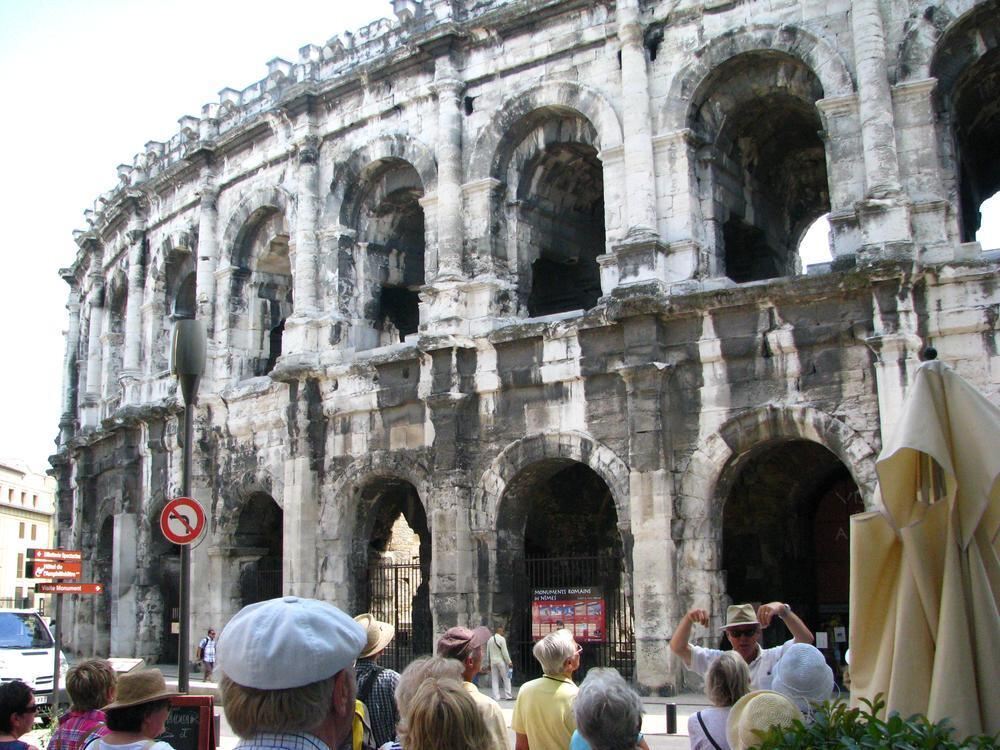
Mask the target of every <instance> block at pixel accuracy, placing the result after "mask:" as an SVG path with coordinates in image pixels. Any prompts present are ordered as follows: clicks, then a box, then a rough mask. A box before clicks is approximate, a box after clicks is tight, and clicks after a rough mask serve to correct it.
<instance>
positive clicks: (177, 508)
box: [160, 497, 205, 544]
mask: <svg viewBox="0 0 1000 750" xmlns="http://www.w3.org/2000/svg"><path fill="white" fill-rule="evenodd" d="M204 530H205V509H204V508H202V507H201V503H199V502H198V501H197V500H194V499H192V498H190V497H175V498H174V499H173V500H171V501H169V502H168V503H167V504H166V505H164V506H163V512H162V513H161V514H160V531H162V532H163V536H165V537H166V538H167V541H170V542H173V543H174V544H191V542H193V541H194V540H195V539H197V538H198V537H200V536H201V532H203V531H204Z"/></svg>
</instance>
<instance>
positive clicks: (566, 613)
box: [531, 586, 607, 643]
mask: <svg viewBox="0 0 1000 750" xmlns="http://www.w3.org/2000/svg"><path fill="white" fill-rule="evenodd" d="M563 627H564V628H568V629H569V631H570V632H571V633H573V637H574V638H575V639H576V642H577V643H602V642H603V641H605V640H606V639H607V630H606V629H605V624H604V593H603V592H602V591H601V589H600V587H598V586H566V587H562V588H551V589H534V590H533V591H532V592H531V637H532V639H533V640H536V641H537V640H539V639H540V638H543V637H545V636H546V635H547V634H548V633H550V632H551V631H553V630H556V629H558V628H563Z"/></svg>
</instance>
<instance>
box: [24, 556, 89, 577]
mask: <svg viewBox="0 0 1000 750" xmlns="http://www.w3.org/2000/svg"><path fill="white" fill-rule="evenodd" d="M82 574H83V563H80V562H74V561H69V560H67V561H63V560H28V562H27V563H25V565H24V577H25V578H79V577H80V576H81V575H82Z"/></svg>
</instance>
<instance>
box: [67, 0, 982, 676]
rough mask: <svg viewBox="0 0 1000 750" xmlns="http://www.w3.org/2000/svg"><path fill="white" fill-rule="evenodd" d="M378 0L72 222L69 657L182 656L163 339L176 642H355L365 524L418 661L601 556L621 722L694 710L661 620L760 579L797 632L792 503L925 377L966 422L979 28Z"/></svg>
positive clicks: (733, 11)
mask: <svg viewBox="0 0 1000 750" xmlns="http://www.w3.org/2000/svg"><path fill="white" fill-rule="evenodd" d="M409 5H410V6H412V8H411V9H410V10H406V11H401V14H402V15H401V16H400V18H399V19H397V20H398V23H397V22H389V21H384V20H383V21H380V22H376V23H373V24H371V25H369V26H367V27H365V28H364V29H361V30H358V31H357V32H356V33H354V34H353V35H352V36H346V35H345V36H343V37H340V36H335V37H332V38H331V39H330V40H328V41H327V42H326V43H325V44H323V45H307V46H306V47H303V48H302V51H301V53H302V54H301V59H300V60H299V61H298V62H295V63H292V62H288V61H284V60H280V59H276V60H272V61H271V62H270V63H269V64H268V75H267V77H266V78H265V79H263V80H262V81H259V82H257V83H254V84H252V85H251V86H249V87H247V88H245V89H242V90H236V89H223V91H222V92H221V94H220V100H219V101H218V102H217V103H212V104H209V105H206V108H205V110H204V112H203V116H202V117H200V118H182V119H181V121H180V125H181V128H180V131H179V132H178V133H177V134H176V135H174V136H173V137H172V138H170V139H169V140H168V141H165V142H162V143H160V142H155V141H151V142H150V143H149V144H147V146H146V148H145V150H144V151H143V153H141V154H139V155H137V156H136V158H135V159H134V160H133V162H132V164H131V165H128V166H126V167H123V168H121V170H120V184H119V185H118V186H117V187H115V188H114V189H113V190H111V191H110V192H109V193H108V194H106V195H104V196H102V197H101V199H100V201H99V202H98V204H97V205H96V208H95V210H93V211H90V212H88V213H87V222H88V226H87V228H86V229H85V230H84V231H82V232H80V233H79V234H78V235H77V238H76V239H77V245H78V251H77V254H76V257H75V258H74V260H73V263H72V264H71V265H70V266H69V267H68V268H66V269H64V271H63V276H64V278H65V279H66V280H67V282H68V284H69V286H70V295H69V308H70V327H69V332H68V335H67V356H66V363H65V372H66V385H65V393H64V413H63V416H62V419H61V422H60V444H59V450H58V452H57V454H56V455H55V456H53V458H52V462H53V466H54V468H55V470H56V473H57V475H58V477H59V482H60V484H59V501H60V509H59V519H60V526H61V539H60V541H61V542H62V543H63V544H69V545H71V546H77V545H78V546H80V547H82V548H83V549H84V550H86V553H85V557H86V566H87V568H88V570H87V575H88V576H93V577H97V578H98V579H101V580H106V581H107V582H108V583H109V592H110V593H109V596H108V597H107V598H106V599H103V600H101V599H84V598H79V599H78V600H71V601H70V603H69V605H68V606H67V612H66V614H65V616H64V621H65V622H66V623H71V625H70V626H69V627H67V628H66V630H64V633H65V636H66V640H67V643H68V644H69V646H70V648H71V649H72V650H73V651H74V652H75V653H77V654H80V655H83V654H94V653H96V654H106V653H111V654H114V655H118V656H129V655H138V656H143V657H145V658H147V659H149V660H151V661H156V660H161V659H164V660H174V659H176V658H177V656H176V639H175V638H173V637H172V635H171V629H172V628H171V625H172V622H173V621H174V618H175V614H174V609H175V607H176V604H175V602H176V596H177V592H176V583H177V580H178V579H177V576H178V565H177V551H176V548H173V547H171V546H170V545H167V544H166V543H165V542H164V540H162V539H161V538H160V537H159V532H158V529H157V519H158V517H159V513H160V510H161V509H162V507H163V504H164V502H165V501H166V500H167V499H168V498H170V497H172V496H175V495H177V494H179V487H180V486H181V475H180V472H181V468H180V465H181V453H182V446H181V444H180V436H179V434H178V420H179V417H180V414H181V408H180V400H179V396H178V394H177V392H176V385H175V381H174V379H173V378H172V377H171V375H170V373H169V372H168V369H167V363H168V352H169V336H168V333H169V331H170V329H171V326H172V323H173V321H175V320H176V319H178V318H187V317H196V318H198V319H200V320H201V321H203V323H204V324H205V327H206V330H207V333H208V337H209V349H208V364H207V368H206V372H205V375H204V378H203V380H202V383H201V389H200V394H199V403H198V407H197V410H196V411H197V413H196V430H195V445H194V455H195V470H194V477H193V494H194V496H195V497H196V498H198V499H199V500H200V501H201V502H202V503H203V504H204V505H205V506H206V509H207V512H208V516H209V519H210V521H209V528H208V531H207V533H206V536H205V538H204V539H203V540H202V541H201V542H200V543H199V544H198V545H197V546H196V547H195V548H194V551H193V569H194V575H195V577H196V579H197V581H198V582H199V584H198V586H197V587H196V588H195V592H194V601H193V615H194V623H193V628H194V632H199V631H201V630H204V629H205V628H207V627H208V626H210V625H211V626H214V627H222V626H223V625H224V624H225V622H226V621H227V619H228V618H229V617H231V616H232V614H233V613H234V612H235V611H236V610H237V609H238V608H239V606H241V605H242V604H243V603H245V601H246V600H247V597H248V596H250V595H251V594H250V593H249V592H251V588H253V591H256V592H257V593H260V592H261V591H263V590H265V589H266V586H267V585H271V583H274V582H275V581H276V582H277V585H278V586H279V587H280V590H282V591H284V592H286V593H290V594H300V595H305V596H317V597H321V598H324V599H327V600H329V601H332V602H334V603H337V604H339V605H341V606H343V607H345V608H347V609H350V610H355V611H361V610H363V609H365V608H367V607H368V605H369V601H368V587H367V581H368V572H369V569H370V564H371V562H372V559H373V557H372V556H373V554H374V555H378V554H381V552H382V551H383V550H384V547H385V543H386V535H387V533H388V530H389V529H391V528H393V524H394V523H397V521H398V519H399V518H404V519H405V521H406V523H407V524H408V525H409V527H410V528H411V529H412V530H413V532H414V533H415V535H416V550H417V556H418V557H419V564H420V570H421V579H422V582H423V583H422V584H421V585H422V587H423V588H422V589H421V592H420V594H419V597H417V599H419V604H414V606H415V607H417V606H419V607H424V608H425V610H424V612H422V613H421V614H420V617H425V615H426V619H427V620H429V622H430V623H431V628H432V629H433V630H434V631H435V632H440V631H441V630H443V629H444V628H446V627H449V626H451V625H454V624H459V623H461V624H474V623H478V622H480V621H482V620H488V621H511V618H512V617H513V615H514V612H515V610H519V609H523V608H525V607H526V606H527V604H526V601H525V600H524V599H523V596H524V593H523V585H522V584H521V583H519V581H520V580H521V578H520V577H523V574H524V569H525V566H524V559H525V556H526V555H529V554H553V555H569V554H572V555H576V554H580V553H581V552H583V551H585V550H588V549H590V550H593V552H594V553H595V555H596V554H613V555H616V556H619V555H620V558H621V572H620V575H621V591H622V592H623V593H624V595H625V596H626V597H628V598H629V599H630V605H631V606H630V611H632V612H633V613H634V618H633V619H634V621H633V622H632V623H631V626H630V627H628V628H626V630H627V631H628V637H629V638H630V639H631V642H630V643H629V644H628V646H629V648H628V650H627V653H628V654H630V655H631V654H634V662H635V663H634V667H635V669H634V676H635V679H636V681H637V683H638V684H639V685H640V687H641V688H642V689H644V690H648V691H655V692H664V693H665V692H669V691H671V690H676V689H678V688H680V687H682V686H683V685H684V684H685V681H686V680H687V679H688V678H687V677H685V675H684V674H683V673H682V669H681V668H680V666H679V665H678V663H677V662H676V661H673V660H671V658H669V656H668V654H669V650H668V649H667V648H666V643H667V641H668V639H669V637H670V634H671V632H672V629H673V627H674V624H675V622H676V621H677V619H678V618H679V617H680V615H681V614H682V613H683V611H684V610H685V609H686V608H688V607H690V606H692V605H699V606H703V607H705V608H706V609H708V610H709V611H710V612H711V613H712V617H713V625H714V624H717V622H718V620H719V618H721V617H722V616H723V613H724V611H725V606H726V605H727V604H728V603H729V602H730V601H731V600H732V599H733V598H734V597H735V598H739V597H757V596H762V595H763V593H762V589H761V588H760V587H758V588H754V586H756V585H757V584H756V583H754V584H753V585H751V583H750V582H755V581H759V580H760V577H761V576H767V577H768V579H769V581H770V582H771V583H772V584H773V586H772V589H774V591H773V595H774V596H775V597H776V598H782V597H783V598H788V599H791V600H793V602H794V604H795V607H796V609H797V611H800V612H803V613H804V614H805V615H806V616H807V619H808V618H819V617H820V615H822V616H824V617H826V616H827V615H828V614H829V612H830V611H837V607H839V606H841V605H843V606H846V604H844V603H842V602H841V603H838V602H837V601H833V602H831V601H829V596H833V594H830V593H829V592H836V591H838V590H839V589H838V588H837V587H838V585H839V582H840V579H839V578H838V579H835V580H829V581H827V580H824V581H823V582H822V586H821V585H820V584H819V583H817V584H816V585H815V586H809V585H805V582H808V581H810V580H815V579H816V576H821V575H834V574H832V573H824V572H823V571H825V570H828V568H822V569H821V565H820V562H821V558H822V556H823V554H825V553H826V550H824V549H820V547H819V546H818V544H819V543H818V542H817V541H816V539H817V538H818V537H817V534H818V533H819V532H818V531H817V529H819V528H820V525H821V524H822V523H827V521H826V520H824V519H825V518H826V516H824V514H823V513H821V512H820V508H821V506H822V505H823V503H825V502H826V499H827V498H828V496H829V493H830V492H832V491H833V489H831V488H833V487H834V485H836V488H837V491H838V492H846V493H848V494H850V495H852V497H855V498H856V505H855V506H854V507H867V508H871V507H874V503H875V502H876V489H875V473H874V461H875V458H876V456H877V453H878V449H879V446H880V445H881V441H882V436H883V434H884V431H885V430H888V429H891V427H892V425H893V424H894V420H895V415H896V414H897V413H898V409H899V406H900V404H901V401H902V398H903V395H904V393H905V389H906V386H907V384H908V383H909V382H910V378H911V375H912V372H913V370H914V368H915V367H916V366H917V365H918V363H919V354H920V352H921V350H922V349H923V348H924V347H925V346H927V345H930V344H933V345H934V346H935V347H936V348H937V349H938V350H939V352H940V354H941V357H942V358H943V359H945V360H947V361H948V362H949V363H951V364H952V365H953V366H955V367H956V368H957V369H958V370H959V371H960V372H962V373H963V374H964V375H966V376H967V377H968V378H969V379H970V380H971V381H972V382H974V383H976V384H977V385H978V386H979V387H980V388H981V389H983V390H984V391H985V392H986V393H987V394H988V395H989V396H990V397H991V398H993V399H996V398H998V391H1000V388H998V384H1000V376H998V375H997V373H998V371H1000V370H998V368H1000V359H998V357H997V321H998V318H1000V313H998V311H1000V296H998V290H997V286H996V273H997V260H996V258H995V255H994V254H988V253H987V254H984V253H983V252H982V248H980V247H979V246H978V245H977V244H976V243H972V242H968V241H967V240H969V239H970V238H971V236H972V231H973V228H974V227H975V226H977V219H976V217H977V213H978V210H979V204H980V203H981V200H982V199H983V198H985V197H986V195H987V194H988V193H990V191H992V190H995V189H996V186H997V185H996V180H994V179H993V177H991V175H993V174H994V173H995V172H997V170H998V169H1000V166H998V165H1000V158H998V156H997V153H996V151H995V149H994V147H993V146H992V145H991V144H993V143H994V142H995V140H996V139H993V140H990V139H989V138H988V135H989V134H991V133H995V132H996V116H997V115H996V111H995V108H992V107H991V106H990V104H989V103H990V102H991V101H993V100H995V99H996V97H992V98H991V96H990V93H989V92H990V91H992V88H991V87H992V86H993V83H992V81H993V78H994V77H995V76H994V73H995V68H996V64H995V63H996V60H995V57H996V56H995V54H994V53H995V46H996V45H995V41H996V40H995V34H993V31H992V30H995V29H996V28H1000V11H998V5H997V3H996V1H995V0H989V1H987V2H979V3H976V2H972V0H957V1H956V2H952V3H949V4H947V5H946V6H942V7H940V8H935V9H926V8H924V7H918V6H917V5H915V4H912V3H911V4H909V5H908V4H906V3H903V4H902V5H900V4H897V5H894V6H892V7H882V5H881V4H878V3H875V2H874V0H857V1H856V2H854V3H851V4H849V5H843V6H829V7H827V6H823V7H819V6H816V5H815V4H802V3H798V2H788V3H777V4H774V3H771V4H767V5H766V7H765V6H764V5H762V4H760V3H750V4H749V5H747V4H742V5H740V4H729V5H727V4H721V5H720V4H718V3H707V4H698V3H688V4H682V5H676V4H665V3H659V2H653V1H650V0H642V1H641V2H640V1H639V0H618V2H599V3H593V2H584V1H583V0H572V1H571V2H565V1H563V0H510V1H508V2H504V1H503V0H487V1H486V2H476V3H472V2H445V0H423V1H422V2H416V3H411V4H409ZM413 8H415V9H416V10H412V9H413ZM411 11H412V12H411ZM748 19H752V21H751V20H748ZM975 40H981V42H982V43H981V44H980V43H979V42H978V41H977V42H976V43H975V44H973V41H975ZM828 211H829V213H830V222H831V225H832V227H833V231H832V252H833V261H832V263H831V264H829V267H828V268H825V269H821V270H822V271H823V272H821V273H811V274H809V275H803V274H802V273H801V271H802V263H801V259H800V257H799V255H798V240H799V238H800V236H801V235H802V233H803V231H804V230H805V228H806V226H808V224H809V223H810V222H811V221H812V220H813V219H815V218H816V217H818V216H820V215H822V214H824V213H826V212H828ZM852 502H853V501H852ZM858 504H859V505H858ZM781 515H787V516H790V517H793V518H794V519H795V521H794V523H792V524H791V525H790V526H786V527H781V526H780V524H778V523H777V521H776V519H777V518H778V517H780V516H781ZM789 528H792V529H793V530H794V533H788V529H789ZM824 559H825V558H824ZM279 565H280V570H279V571H275V570H274V568H276V567H277V566H279ZM789 566H791V567H794V568H796V569H797V568H808V570H802V571H801V573H802V574H801V575H799V576H794V574H793V572H791V571H787V570H782V569H783V568H787V567H789ZM834 567H836V566H834ZM778 570H782V573H783V574H782V575H777V573H776V571H778ZM262 571H264V572H266V574H267V575H268V576H272V577H271V578H269V579H266V580H265V578H264V577H263V575H264V573H262ZM836 575H840V576H841V577H842V576H843V570H840V572H839V573H836ZM251 578H252V580H253V582H254V583H253V584H252V586H251ZM267 581H271V583H267ZM254 587H255V588H254ZM820 589H822V591H823V594H822V596H823V597H826V598H824V599H823V601H822V602H820V601H819V597H820V594H819V593H817V592H818V591H819V590H820ZM840 590H842V589H840ZM415 601H416V600H415ZM820 604H822V605H823V607H824V608H825V609H824V610H823V612H820V609H819V605H820ZM831 608H832V609H831ZM415 617H416V614H415ZM421 637H423V636H421ZM700 637H703V638H707V636H704V635H701V636H700ZM514 645H515V647H517V648H523V647H525V644H514Z"/></svg>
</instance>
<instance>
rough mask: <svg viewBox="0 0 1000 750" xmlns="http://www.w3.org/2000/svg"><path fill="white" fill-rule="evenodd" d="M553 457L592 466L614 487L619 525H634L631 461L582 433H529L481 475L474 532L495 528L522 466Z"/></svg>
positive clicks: (476, 495) (513, 444)
mask: <svg viewBox="0 0 1000 750" xmlns="http://www.w3.org/2000/svg"><path fill="white" fill-rule="evenodd" d="M552 458H561V459H567V460H570V461H577V462H579V463H582V464H584V465H586V466H588V467H590V468H591V469H593V471H594V472H595V473H596V474H597V475H598V476H599V477H600V478H601V479H603V480H604V482H605V484H607V485H608V489H610V490H611V494H612V496H613V497H614V502H615V511H616V513H617V514H618V525H619V528H621V529H626V530H627V529H630V528H631V511H630V500H629V468H628V464H627V463H625V461H623V460H622V459H621V458H619V456H618V455H617V454H616V453H615V452H614V451H613V450H611V449H610V448H608V447H607V446H606V445H604V444H602V443H600V442H598V441H597V440H594V439H593V438H592V437H590V436H589V435H586V434H584V433H582V432H576V431H573V432H557V433H543V434H537V435H529V436H527V437H524V438H521V439H520V440H517V441H515V442H513V443H511V444H510V445H508V446H506V447H505V448H504V449H503V450H502V451H500V453H499V454H497V456H496V458H494V459H493V461H491V462H490V465H489V466H488V467H487V469H486V471H484V472H483V475H482V477H480V480H479V482H478V484H477V486H476V489H475V493H474V495H473V502H472V519H471V523H472V530H473V533H483V532H488V531H490V530H492V529H495V528H496V526H497V520H498V516H499V512H500V501H501V500H502V498H503V495H504V492H505V490H506V489H507V487H508V485H509V484H510V483H511V481H512V480H513V479H514V478H515V477H516V476H517V475H518V474H519V473H520V472H521V470H522V469H524V468H525V467H527V466H529V465H530V464H532V463H535V462H537V461H541V460H544V459H552Z"/></svg>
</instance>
